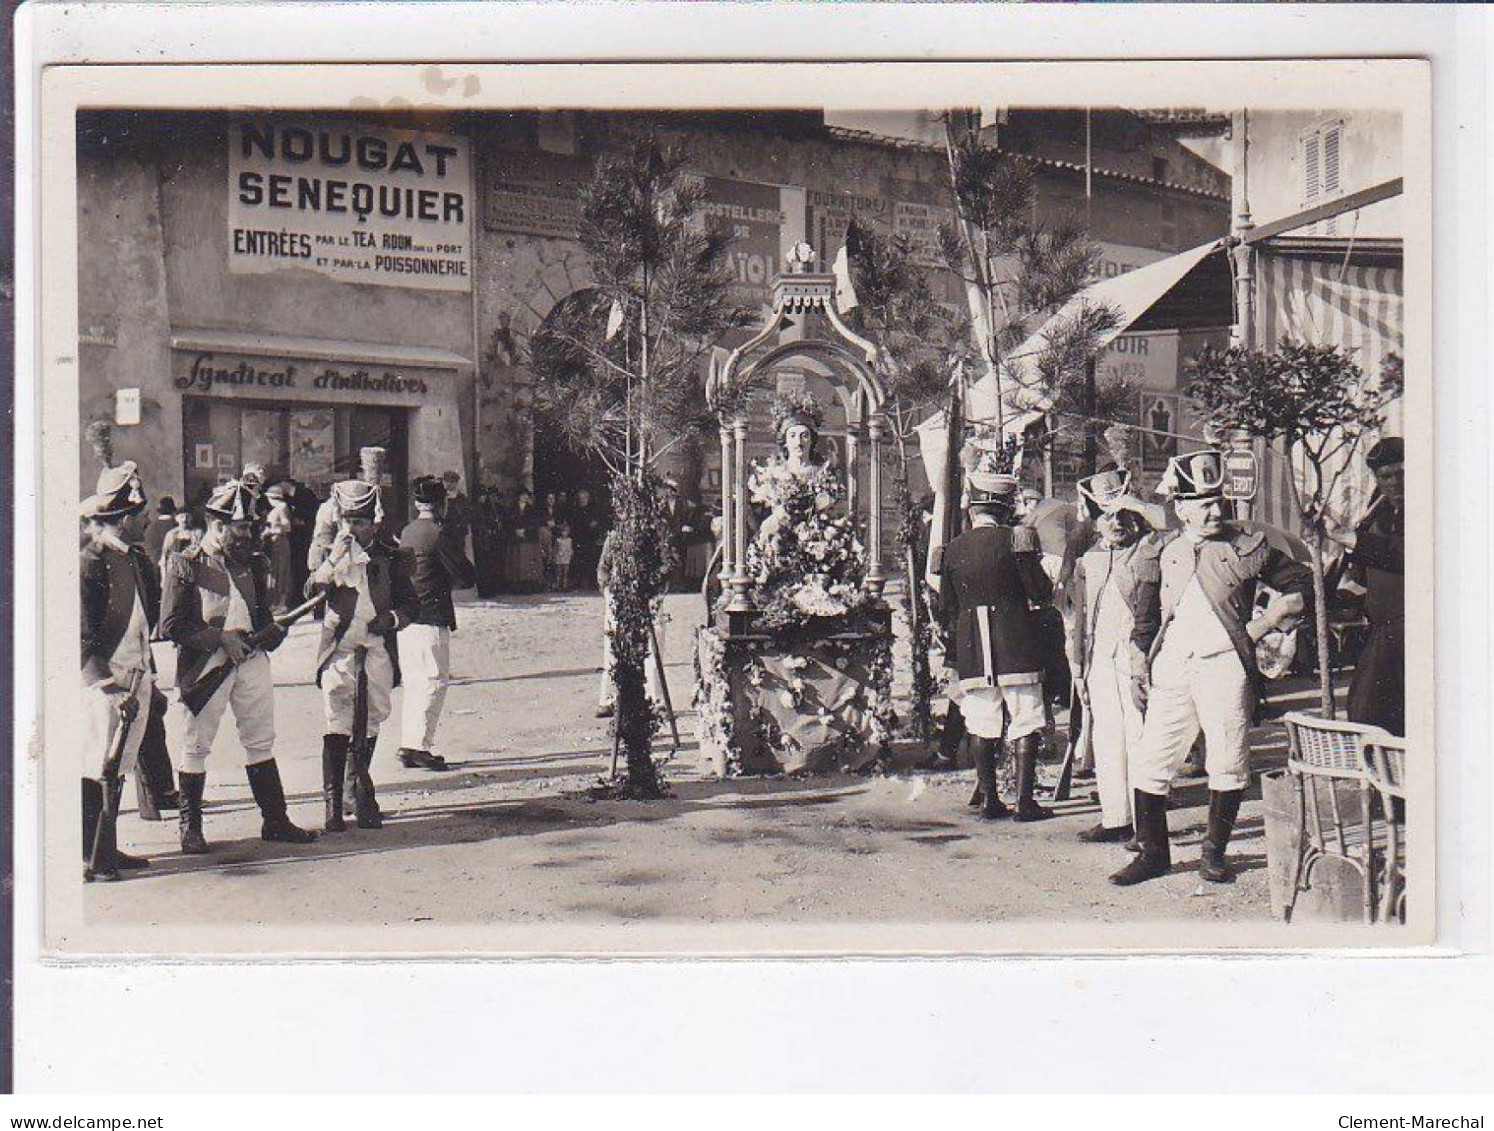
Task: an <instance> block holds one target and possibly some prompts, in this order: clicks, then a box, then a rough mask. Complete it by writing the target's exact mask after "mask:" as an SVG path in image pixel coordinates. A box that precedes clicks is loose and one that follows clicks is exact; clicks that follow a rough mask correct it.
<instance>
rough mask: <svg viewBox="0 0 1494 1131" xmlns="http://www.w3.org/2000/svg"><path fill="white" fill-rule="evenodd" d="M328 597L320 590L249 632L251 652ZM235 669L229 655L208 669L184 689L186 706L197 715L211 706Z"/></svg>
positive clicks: (248, 640)
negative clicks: (212, 700) (209, 704)
mask: <svg viewBox="0 0 1494 1131" xmlns="http://www.w3.org/2000/svg"><path fill="white" fill-rule="evenodd" d="M326 600H327V595H326V594H325V593H318V594H317V595H316V596H315V597H313V598H312V599H311V600H309V601H307V602H305V603H304V604H301V605H297V606H296V607H295V608H294V609H291V610H290V611H289V612H287V613H281V614H280V615H279V616H277V617H272V618H271V621H270V623H269V624H267V625H266V626H265V627H264V628H261V629H258V630H256V631H255V632H251V633H250V634H249V636H248V638H247V640H246V643H248V645H249V649H250V651H251V652H252V651H257V650H259V649H260V648H263V647H265V646H266V645H268V644H269V643H270V642H271V641H272V640H274V639H275V634H276V633H277V632H278V631H279V630H281V629H284V628H289V627H290V626H291V625H293V624H295V623H296V621H298V620H300V619H301V618H302V617H304V616H305V615H306V614H307V613H309V612H311V611H312V610H313V609H316V608H318V607H319V606H321V605H322V604H324V603H326ZM233 669H234V665H233V663H232V662H231V661H229V660H228V659H226V658H225V659H224V661H223V663H222V664H220V665H219V666H218V667H216V668H214V669H213V670H212V671H210V672H208V673H207V674H206V675H204V676H203V677H202V678H201V679H199V680H198V681H197V682H196V683H194V684H193V685H192V686H191V687H188V688H183V689H182V693H181V694H182V703H183V704H184V705H185V706H186V708H187V710H189V711H191V712H192V713H193V714H194V715H197V714H201V713H202V709H203V708H204V707H206V706H207V705H208V700H210V699H212V697H213V696H214V695H216V694H217V693H218V688H220V687H222V686H223V683H224V681H225V680H227V679H228V675H229V673H230V672H232V671H233Z"/></svg>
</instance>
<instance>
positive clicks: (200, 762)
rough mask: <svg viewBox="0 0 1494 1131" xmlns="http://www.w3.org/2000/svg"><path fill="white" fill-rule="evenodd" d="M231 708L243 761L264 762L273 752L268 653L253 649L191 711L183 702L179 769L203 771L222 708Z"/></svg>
mask: <svg viewBox="0 0 1494 1131" xmlns="http://www.w3.org/2000/svg"><path fill="white" fill-rule="evenodd" d="M230 707H232V708H233V721H234V726H235V727H236V728H237V729H238V732H239V745H241V746H243V748H244V765H246V766H252V765H254V764H255V763H257V762H266V761H269V759H271V758H273V757H274V756H275V680H274V677H273V676H272V675H271V674H270V657H269V656H268V655H267V654H265V653H264V652H255V653H253V654H251V655H250V656H249V658H248V659H246V660H245V661H244V662H243V663H242V664H240V665H239V666H238V667H236V668H234V669H233V671H232V672H230V673H229V675H228V678H227V679H225V680H224V681H223V683H222V685H221V686H220V687H219V688H218V690H217V691H215V692H213V697H212V698H211V699H209V700H208V701H207V703H205V704H204V705H203V708H202V711H201V712H200V713H199V714H196V715H194V714H193V713H192V712H191V711H189V710H187V708H186V707H185V706H183V707H181V712H182V714H183V715H185V716H186V727H185V731H186V733H185V741H184V743H183V750H184V751H185V752H184V753H183V755H182V769H183V770H185V771H186V772H187V773H189V774H201V773H205V772H206V769H207V757H208V755H209V754H211V753H212V752H213V739H215V738H216V737H217V736H218V727H219V726H220V725H221V724H222V722H223V712H224V711H226V710H227V709H228V708H230Z"/></svg>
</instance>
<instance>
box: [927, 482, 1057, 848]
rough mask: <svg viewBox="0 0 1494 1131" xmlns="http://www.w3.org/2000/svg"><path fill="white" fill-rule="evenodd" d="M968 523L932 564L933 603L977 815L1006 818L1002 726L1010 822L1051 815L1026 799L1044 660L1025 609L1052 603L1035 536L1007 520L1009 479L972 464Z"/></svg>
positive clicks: (1040, 721) (1013, 487)
mask: <svg viewBox="0 0 1494 1131" xmlns="http://www.w3.org/2000/svg"><path fill="white" fill-rule="evenodd" d="M966 479H967V484H968V486H967V506H968V509H969V512H970V529H969V530H967V531H965V533H963V534H961V535H959V536H958V537H956V538H954V539H952V540H951V541H950V543H949V545H948V546H946V547H945V549H944V555H943V560H942V562H941V563H940V566H939V576H940V579H941V584H940V587H939V595H938V605H939V612H940V614H941V617H942V619H943V621H944V623H945V625H946V629H947V630H948V631H949V632H950V634H951V639H952V640H953V644H954V652H955V669H956V672H957V674H958V677H959V688H960V692H961V696H960V711H961V713H962V714H963V716H964V720H965V728H966V730H967V731H968V732H969V734H970V735H971V736H972V745H973V747H974V753H975V766H976V773H977V775H978V778H979V783H980V801H981V806H980V814H981V816H982V817H983V818H985V819H987V820H996V819H999V818H1001V817H1007V816H1011V815H1012V814H1011V811H1010V810H1009V809H1007V807H1006V806H1005V805H1003V804H1002V802H1001V798H1000V796H999V795H998V793H997V785H996V762H997V750H998V747H999V744H1000V743H1001V740H1002V734H1003V731H1004V732H1005V735H1006V741H1007V742H1008V743H1009V744H1010V746H1011V749H1012V751H1013V754H1014V755H1015V758H1016V762H1017V809H1016V815H1015V819H1016V820H1018V821H1040V820H1044V819H1046V818H1048V817H1051V816H1052V813H1051V812H1050V811H1049V810H1047V809H1044V808H1043V807H1042V806H1040V805H1039V804H1038V803H1037V802H1036V801H1034V800H1033V796H1032V794H1033V789H1034V787H1035V786H1036V783H1037V761H1038V750H1039V744H1040V742H1041V741H1042V736H1041V732H1042V730H1043V728H1044V727H1045V726H1046V724H1047V717H1046V714H1045V712H1044V709H1043V660H1042V655H1041V652H1042V648H1041V643H1040V641H1039V637H1038V631H1037V627H1038V626H1037V622H1036V618H1035V616H1034V613H1033V611H1032V610H1033V608H1034V607H1041V606H1044V605H1047V604H1048V603H1049V602H1051V600H1052V597H1053V586H1052V583H1051V582H1050V581H1049V580H1048V575H1047V574H1046V573H1044V572H1043V566H1042V560H1041V558H1042V555H1041V549H1040V547H1039V545H1038V540H1037V534H1036V532H1035V531H1034V530H1033V529H1032V528H1031V527H1028V526H1015V527H1014V526H1013V523H1014V521H1015V509H1016V501H1017V478H1016V476H1014V475H1011V474H1008V473H1004V472H1002V471H990V470H986V469H983V468H982V467H981V466H980V465H979V464H977V465H976V466H974V467H970V468H969V469H968V470H967V472H966Z"/></svg>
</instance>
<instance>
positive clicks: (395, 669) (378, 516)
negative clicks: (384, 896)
mask: <svg viewBox="0 0 1494 1131" xmlns="http://www.w3.org/2000/svg"><path fill="white" fill-rule="evenodd" d="M331 501H332V502H333V503H335V504H336V507H337V513H338V532H337V536H336V537H335V538H334V539H333V542H332V546H331V548H330V550H329V551H328V553H327V555H326V558H325V560H323V561H322V563H321V564H320V565H319V566H318V567H317V569H316V571H315V572H314V573H313V574H312V575H311V579H310V581H309V584H310V586H311V587H312V589H313V590H314V591H316V590H323V589H325V590H326V591H327V615H326V617H325V619H324V620H323V622H322V639H321V645H320V647H319V649H318V652H317V659H316V682H317V686H318V687H320V688H321V689H322V703H323V706H324V708H325V711H326V720H327V730H326V733H325V735H324V736H323V738H322V797H323V800H324V801H325V803H326V822H325V828H326V829H327V831H328V832H342V831H343V830H344V829H345V828H346V827H347V825H346V823H345V822H344V820H343V808H344V801H343V786H344V780H345V779H344V775H345V774H346V776H347V780H350V781H351V784H352V787H353V811H354V813H355V814H356V816H357V821H358V827H359V828H360V829H376V828H379V827H380V826H381V825H382V824H383V821H382V818H381V814H380V813H379V805H378V800H377V798H376V797H375V795H374V783H373V777H372V775H371V774H370V773H369V766H370V764H371V763H372V761H373V753H374V747H375V746H376V745H377V743H378V739H379V725H380V724H381V723H382V722H383V721H384V720H385V719H387V718H388V717H389V697H390V693H391V692H392V691H393V689H394V688H395V687H397V686H398V685H399V645H398V643H397V638H396V635H395V634H396V633H397V632H398V631H399V630H400V629H402V628H404V627H405V626H406V625H408V624H409V623H410V622H411V620H412V619H413V617H414V615H415V613H416V611H417V610H416V602H415V593H414V590H413V589H412V588H411V586H410V578H409V574H408V572H407V570H406V567H405V564H404V562H403V561H402V560H401V558H400V554H399V548H398V547H397V546H395V545H394V544H392V543H391V542H389V541H387V540H385V539H383V538H381V537H380V536H379V524H380V522H381V520H382V515H383V507H382V505H381V504H380V501H379V488H378V487H377V486H375V485H374V484H372V483H368V482H365V481H363V480H360V479H346V480H343V481H342V482H341V483H338V484H336V485H335V486H334V487H333V488H332V499H331ZM360 712H361V717H359V715H360ZM355 736H356V737H358V738H359V739H360V741H359V742H357V743H355V742H354V738H355Z"/></svg>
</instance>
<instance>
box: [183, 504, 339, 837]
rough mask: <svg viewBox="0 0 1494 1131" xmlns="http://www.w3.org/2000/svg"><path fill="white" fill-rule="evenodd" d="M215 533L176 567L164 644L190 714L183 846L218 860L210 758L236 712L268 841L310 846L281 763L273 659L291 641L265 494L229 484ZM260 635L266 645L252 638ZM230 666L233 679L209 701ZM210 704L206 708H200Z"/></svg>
mask: <svg viewBox="0 0 1494 1131" xmlns="http://www.w3.org/2000/svg"><path fill="white" fill-rule="evenodd" d="M203 511H204V513H205V514H206V515H207V523H208V529H207V533H206V534H205V535H204V536H203V539H202V541H201V542H200V543H199V544H198V545H196V546H193V547H190V548H188V549H186V550H183V551H181V552H179V553H172V554H170V555H168V556H167V558H166V571H165V572H166V590H165V596H164V598H163V610H162V615H161V635H162V636H164V637H165V638H166V639H168V640H171V641H174V642H175V644H176V648H177V686H178V688H179V689H180V692H181V698H182V707H183V710H184V711H185V713H186V719H187V726H186V747H187V748H186V752H185V754H184V755H183V757H182V769H181V773H180V774H179V775H178V779H179V782H180V790H181V845H182V851H183V852H185V853H191V854H197V853H204V852H207V851H209V845H208V842H207V839H206V837H205V836H204V835H203V831H202V796H203V791H204V789H205V788H206V787H207V759H208V755H209V754H211V753H212V750H213V740H214V739H215V738H216V737H217V734H218V727H219V725H220V724H221V723H222V721H223V712H224V711H226V710H229V709H230V708H231V709H232V710H233V721H234V726H235V727H236V728H237V730H238V737H239V743H240V744H241V745H242V746H243V748H244V772H245V774H246V775H247V776H248V778H249V788H250V790H252V791H253V793H254V801H255V804H257V805H258V806H259V812H260V816H261V819H262V820H261V824H260V838H261V839H262V840H267V841H273V842H278V843H282V844H309V843H310V842H311V841H313V840H315V839H316V833H314V832H310V831H308V830H306V829H303V828H300V827H299V826H297V825H296V824H295V823H293V822H292V821H291V819H290V817H289V815H288V814H287V812H286V801H285V787H284V785H283V784H282V783H281V780H280V766H279V764H278V763H277V762H276V761H275V681H274V677H273V675H272V674H271V672H270V653H271V652H273V651H274V650H275V649H276V648H278V647H279V646H280V644H281V642H282V641H283V640H284V639H285V630H284V629H282V628H280V627H279V626H278V625H277V624H276V623H275V620H274V616H273V615H272V613H271V611H270V584H269V572H270V563H269V561H268V560H267V559H266V558H265V556H264V555H263V554H261V553H260V552H259V551H258V550H257V549H256V548H255V526H256V524H257V523H258V521H259V515H260V513H261V506H260V499H259V493H258V492H257V491H256V490H254V489H253V488H252V487H249V486H247V485H245V484H244V482H243V481H242V480H230V481H229V482H227V483H224V484H222V485H221V486H219V487H218V488H217V489H216V490H214V491H213V492H212V494H211V495H210V496H209V497H208V501H207V502H206V503H205V504H204V506H203ZM256 635H258V636H260V637H261V639H260V640H259V641H258V642H256V641H255V640H254V639H251V637H254V636H256ZM225 665H226V666H227V668H228V675H227V677H226V678H224V679H223V680H222V682H221V683H220V684H219V685H218V686H217V688H216V689H215V690H213V691H212V692H211V694H210V695H208V697H207V698H206V699H201V696H200V695H199V694H196V693H194V689H198V688H199V685H202V687H201V690H202V692H204V693H205V692H206V691H207V689H208V688H210V687H211V686H212V681H214V680H216V679H217V678H218V675H217V673H218V672H219V671H220V670H222V669H223V668H224V667H225ZM199 700H200V701H199Z"/></svg>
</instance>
